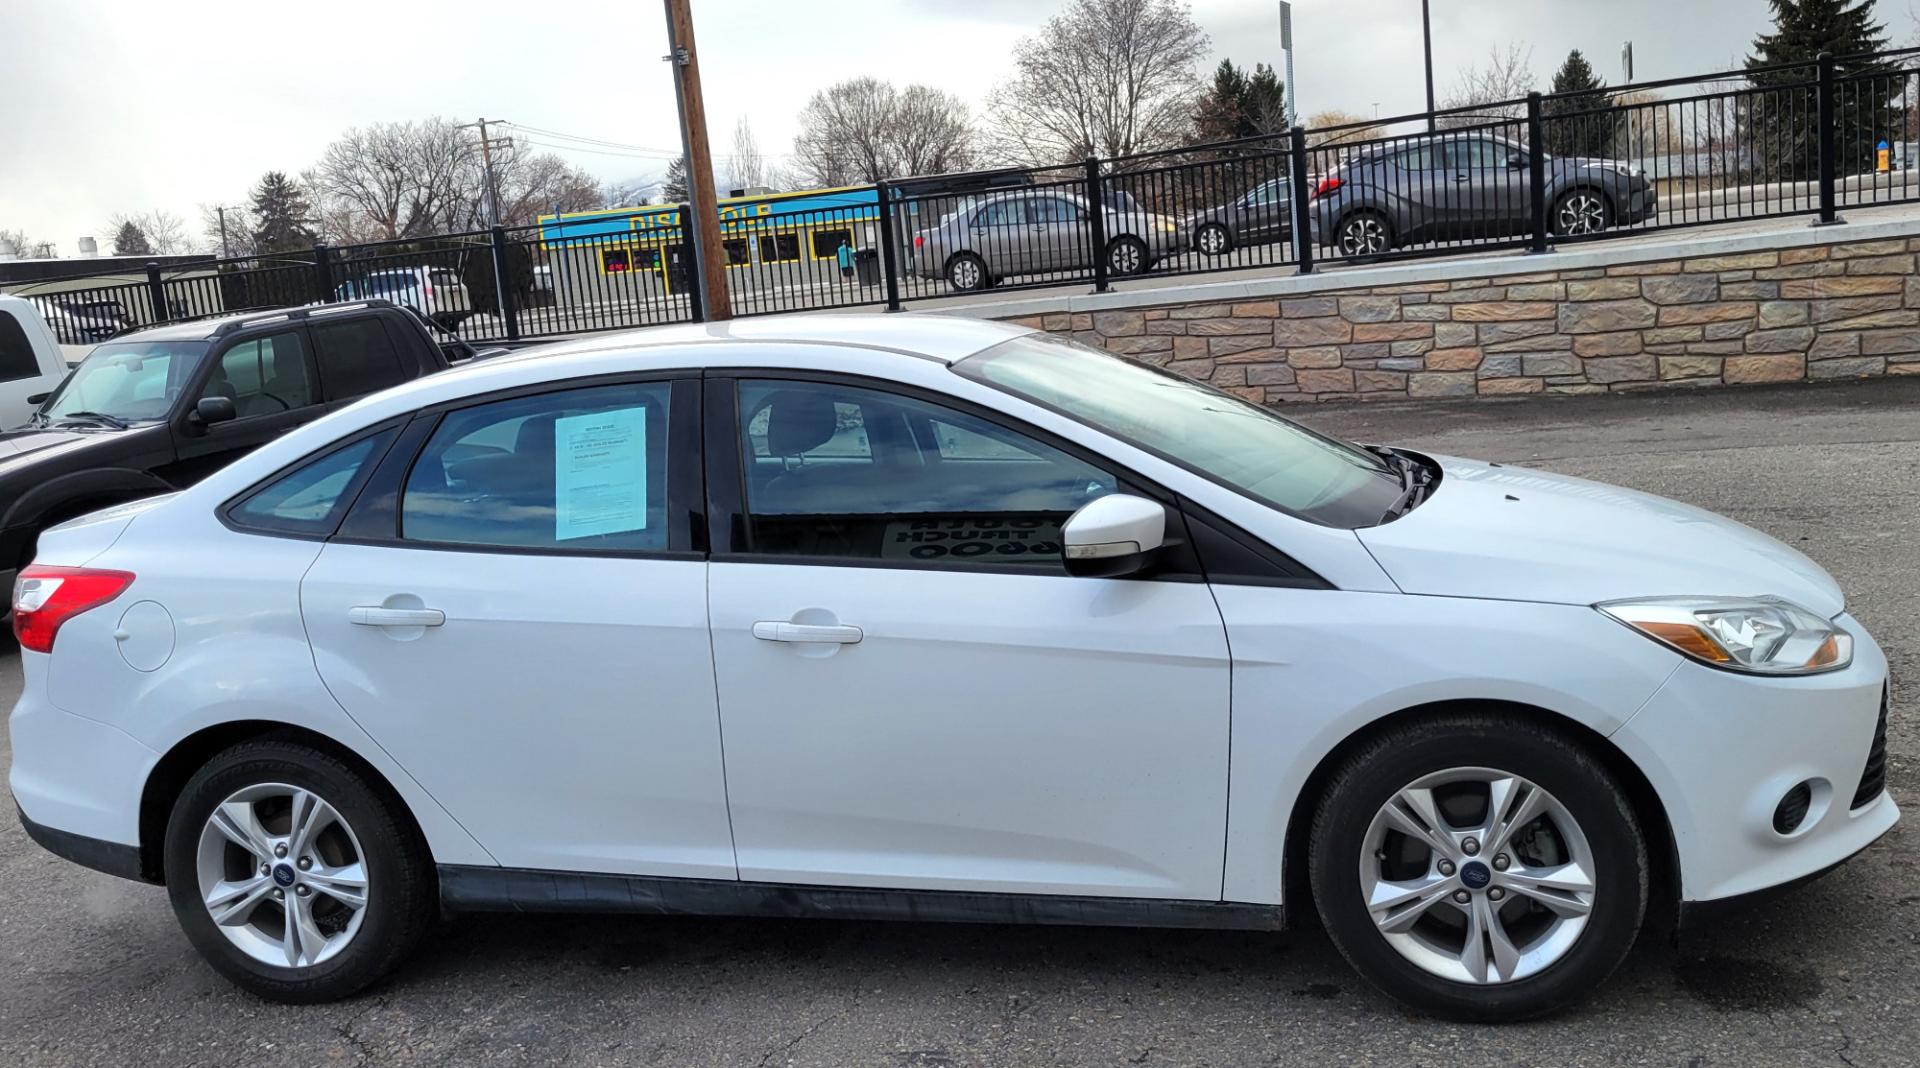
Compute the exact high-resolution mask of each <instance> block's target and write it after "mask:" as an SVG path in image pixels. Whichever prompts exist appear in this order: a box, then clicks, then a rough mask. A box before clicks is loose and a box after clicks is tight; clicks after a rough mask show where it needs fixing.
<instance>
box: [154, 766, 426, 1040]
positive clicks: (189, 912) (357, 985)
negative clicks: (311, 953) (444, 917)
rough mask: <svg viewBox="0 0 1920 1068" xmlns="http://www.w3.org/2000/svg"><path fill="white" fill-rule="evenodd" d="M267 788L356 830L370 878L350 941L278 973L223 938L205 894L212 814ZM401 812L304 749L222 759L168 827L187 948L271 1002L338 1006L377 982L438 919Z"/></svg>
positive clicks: (174, 894)
mask: <svg viewBox="0 0 1920 1068" xmlns="http://www.w3.org/2000/svg"><path fill="white" fill-rule="evenodd" d="M261 783H285V784H287V785H290V786H296V787H299V788H301V789H305V790H311V791H313V792H314V793H316V794H318V795H319V796H321V797H322V798H324V799H326V801H327V802H328V803H329V804H331V805H332V806H333V807H334V809H335V810H337V811H338V812H339V814H340V815H341V817H342V818H343V819H344V820H345V821H346V822H347V823H348V824H349V825H351V827H352V828H353V831H354V834H355V836H356V837H357V839H358V841H359V846H360V849H361V853H362V857H361V862H362V863H363V864H364V865H365V868H366V872H367V883H368V890H367V902H366V906H365V911H366V915H365V918H364V919H363V920H362V921H361V924H362V926H361V927H360V929H359V931H358V932H357V933H356V934H355V935H354V936H353V938H352V940H351V941H350V942H348V943H347V944H346V946H344V947H343V948H342V949H340V950H339V951H338V952H337V953H336V954H335V955H334V956H332V957H330V958H328V959H326V960H323V961H321V962H320V963H318V964H314V965H308V966H304V967H300V968H289V967H274V966H271V965H268V964H265V963H262V962H261V961H259V960H256V959H254V958H253V957H251V956H248V955H247V954H246V953H244V952H242V951H241V950H240V949H239V948H238V947H237V946H235V945H234V944H233V943H232V942H230V941H228V939H227V938H226V936H224V935H223V934H221V932H220V929H219V928H218V927H217V926H215V924H214V921H213V917H212V916H211V915H210V914H209V913H208V911H207V906H206V904H205V903H204V902H203V901H202V899H201V896H200V889H199V886H198V877H197V867H196V854H197V851H198V843H199V838H200V831H201V828H202V827H203V826H204V825H205V823H206V821H207V818H208V816H209V815H210V814H211V813H212V811H213V809H214V806H216V805H218V804H219V803H220V802H221V801H223V800H225V799H226V798H228V797H230V796H232V795H233V793H234V792H235V791H237V790H240V789H243V788H245V787H247V786H251V785H257V784H261ZM401 804H402V803H401V801H400V800H399V798H397V797H394V796H393V795H392V793H391V791H390V790H388V789H386V788H385V786H384V784H379V785H376V784H375V783H372V782H369V781H368V780H367V779H366V778H365V777H363V776H362V775H361V774H360V773H359V772H357V771H355V770H354V769H353V768H352V767H349V766H348V765H347V764H346V763H344V762H343V761H341V760H340V759H339V758H337V757H335V756H333V755H332V754H330V753H327V752H324V751H322V750H320V749H316V748H314V747H312V746H309V745H305V744H301V743H299V742H295V741H286V740H273V739H263V740H259V741H251V742H244V743H241V744H240V745H236V746H234V747H233V748H231V749H228V750H226V751H224V752H222V753H220V754H219V755H217V756H215V757H214V758H213V759H212V760H210V761H208V762H207V764H206V765H205V766H204V767H202V768H201V769H200V770H199V771H198V772H197V773H195V774H194V776H193V778H192V779H190V780H189V781H188V782H187V785H186V787H185V788H184V789H183V790H182V791H181V792H180V797H179V798H178V799H177V800H176V801H175V802H174V805H173V812H172V815H171V817H170V818H169V819H168V821H167V831H166V842H165V849H166V851H165V855H164V860H165V866H166V874H167V896H168V897H169V898H170V899H171V900H172V903H173V911H174V915H175V916H177V917H178V918H179V920H180V926H181V927H182V928H183V929H184V930H185V931H186V935H187V940H188V941H190V942H192V943H193V946H194V948H195V949H197V950H199V951H200V955H201V956H202V957H204V958H206V961H207V963H209V964H211V965H212V966H213V968H214V970H215V971H217V972H219V973H220V974H221V975H224V976H226V977H227V979H229V980H231V981H232V982H233V983H234V984H235V985H236V986H239V987H240V988H242V989H244V990H247V991H249V992H251V993H253V994H256V995H258V996H259V997H262V998H265V999H267V1000H269V1001H279V1002H286V1003H289V1004H313V1003H316V1002H324V1001H333V1000H336V999H339V998H344V997H347V996H349V995H352V994H355V993H357V992H359V991H360V990H363V989H365V988H366V987H367V986H369V985H371V984H372V983H374V982H377V981H378V980H379V979H381V978H382V977H384V976H385V975H387V973H389V972H391V971H392V970H393V969H394V968H395V967H396V966H397V965H398V964H399V963H400V962H401V961H402V960H403V959H405V958H406V957H407V955H408V954H410V953H412V952H413V950H414V949H415V948H416V947H418V945H419V944H420V941H421V940H422V938H424V937H425V936H426V934H427V932H428V931H429V930H431V929H432V927H433V924H434V923H435V922H436V919H437V917H438V915H439V898H438V887H437V883H436V881H435V878H434V869H433V864H432V858H431V856H430V854H429V852H428V850H427V846H426V843H425V841H423V840H422V839H421V836H420V833H419V831H418V830H417V829H416V828H415V827H414V825H413V823H412V821H411V819H410V818H409V817H408V816H407V815H406V814H405V813H404V812H403V811H402V810H401Z"/></svg>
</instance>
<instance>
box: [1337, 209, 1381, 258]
mask: <svg viewBox="0 0 1920 1068" xmlns="http://www.w3.org/2000/svg"><path fill="white" fill-rule="evenodd" d="M1341 240H1342V243H1343V244H1344V245H1345V246H1346V250H1347V254H1348V255H1366V256H1370V255H1373V254H1374V253H1377V252H1383V251H1385V250H1386V247H1387V228H1386V227H1384V226H1382V225H1380V220H1378V219H1375V218H1371V217H1369V216H1362V217H1360V218H1358V219H1354V220H1353V221H1351V222H1349V223H1347V225H1346V228H1345V229H1344V230H1343V231H1342V233H1341Z"/></svg>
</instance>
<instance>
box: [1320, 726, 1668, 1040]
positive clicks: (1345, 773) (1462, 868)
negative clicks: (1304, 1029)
mask: <svg viewBox="0 0 1920 1068" xmlns="http://www.w3.org/2000/svg"><path fill="white" fill-rule="evenodd" d="M1325 797H1326V800H1325V802H1324V803H1323V804H1322V805H1321V807H1320V809H1319V811H1318V812H1317V814H1316V816H1315V819H1314V824H1313V831H1312V838H1311V845H1310V849H1311V852H1310V854H1309V860H1308V870H1309V876H1310V879H1311V882H1312V886H1313V893H1314V899H1315V903H1316V904H1317V906H1318V907H1319V911H1320V915H1321V918H1322V920H1323V921H1324V922H1325V924H1326V927H1327V931H1328V933H1329V934H1330V935H1331V936H1332V938H1333V941H1334V944H1335V945H1337V946H1338V947H1339V948H1340V951H1341V953H1342V954H1344V955H1345V956H1346V958H1347V960H1348V961H1350V962H1352V964H1353V966H1354V967H1355V968H1356V969H1358V970H1359V971H1360V973H1361V974H1362V975H1364V976H1365V977H1366V978H1367V979H1368V980H1370V981H1372V982H1373V983H1374V984H1375V985H1376V986H1378V987H1380V988H1381V989H1382V990H1384V991H1386V992H1387V993H1389V994H1391V995H1393V996H1394V997H1397V998H1399V999H1401V1000H1403V1001H1406V1002H1408V1003H1409V1004H1412V1005H1414V1006H1416V1007H1418V1008H1421V1009H1425V1010H1427V1011H1430V1012H1435V1013H1439V1014H1442V1015H1446V1016H1451V1017H1456V1018H1460V1019H1470V1020H1487V1021H1494V1020H1514V1019H1523V1018H1526V1017H1529V1016H1537V1015H1540V1014H1542V1013H1547V1012H1551V1011H1553V1010H1555V1009H1557V1008H1560V1007H1562V1006H1564V1005H1566V1004H1568V1003H1570V1002H1572V1001H1574V1000H1576V999H1579V998H1581V997H1584V996H1586V995H1587V994H1588V993H1590V992H1591V991H1592V990H1593V989H1594V988H1596V987H1598V986H1599V985H1600V983H1601V982H1602V981H1604V980H1605V979H1606V977H1607V976H1608V975H1610V974H1611V973H1612V972H1613V970H1614V968H1615V967H1617V966H1618V965H1619V964H1620V962H1621V960H1622V959H1624V958H1625V957H1626V954H1627V951H1628V950H1629V949H1630V948H1631V947H1632V945H1633V940H1634V938H1635V936H1636V935H1637V934H1638V932H1639V929H1640V922H1641V918H1642V916H1643V915H1644V913H1645V910H1646V901H1647V883H1648V870H1647V865H1648V860H1647V850H1646V844H1645V841H1644V839H1643V837H1642V835H1641V831H1640V827H1639V824H1638V823H1637V822H1636V820H1635V819H1634V815H1633V811H1632V807H1631V805H1630V804H1629V802H1628V800H1627V798H1626V796H1625V795H1624V794H1623V793H1622V792H1621V790H1620V788H1619V787H1618V785H1617V784H1616V783H1615V782H1614V781H1613V779H1612V777H1611V776H1610V775H1609V774H1608V772H1607V771H1606V769H1605V768H1604V767H1602V766H1601V765H1600V764H1599V762H1598V761H1596V760H1595V759H1594V758H1593V757H1592V756H1591V755H1590V754H1588V753H1587V752H1586V751H1585V750H1584V749H1582V748H1581V747H1580V746H1579V745H1577V744H1576V743H1574V742H1573V741H1572V740H1570V739H1569V738H1567V737H1565V736H1563V735H1561V734H1560V733H1558V732H1556V731H1553V730H1549V729H1546V728H1544V727H1542V726H1541V725H1539V724H1538V723H1536V722H1533V721H1530V720H1528V719H1525V718H1521V717H1511V716H1500V715H1491V714H1484V715H1483V714H1475V713H1462V714H1455V715H1449V716H1444V717H1440V718H1435V719H1430V720H1425V721H1422V722H1418V723H1415V724H1412V725H1409V726H1405V727H1401V728H1397V729H1393V730H1389V731H1387V732H1385V733H1383V734H1381V735H1380V736H1378V737H1376V738H1374V739H1372V740H1371V741H1370V742H1368V743H1367V744H1365V745H1364V746H1362V747H1361V748H1360V749H1359V750H1358V751H1357V752H1355V753H1353V754H1352V755H1350V756H1349V757H1348V758H1347V759H1346V760H1345V761H1343V762H1342V764H1341V765H1340V767H1339V768H1338V769H1337V770H1336V771H1335V772H1334V774H1333V777H1332V779H1331V780H1330V781H1329V783H1328V788H1327V791H1326V794H1325Z"/></svg>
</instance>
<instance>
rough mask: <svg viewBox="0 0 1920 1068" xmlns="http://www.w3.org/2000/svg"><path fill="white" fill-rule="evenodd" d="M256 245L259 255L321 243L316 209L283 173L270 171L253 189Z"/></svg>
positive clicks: (295, 249) (254, 237) (254, 244)
mask: <svg viewBox="0 0 1920 1068" xmlns="http://www.w3.org/2000/svg"><path fill="white" fill-rule="evenodd" d="M252 197H253V204H252V207H251V212H252V217H253V246H254V251H255V252H256V253H259V254H262V255H265V254H270V253H275V252H297V251H299V250H301V249H306V248H311V247H312V246H313V243H314V242H315V241H317V240H318V237H316V236H315V234H314V231H313V209H312V208H310V207H308V205H307V197H306V194H305V193H302V192H301V191H300V187H299V186H298V185H295V184H294V182H293V180H292V179H290V178H288V177H287V176H286V174H285V173H284V172H281V171H268V172H267V173H266V174H263V175H261V176H260V184H259V185H256V186H254V187H253V194H252Z"/></svg>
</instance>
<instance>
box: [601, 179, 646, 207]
mask: <svg viewBox="0 0 1920 1068" xmlns="http://www.w3.org/2000/svg"><path fill="white" fill-rule="evenodd" d="M659 192H660V179H658V178H629V179H627V180H626V181H623V182H608V183H607V184H606V187H605V188H603V189H601V190H600V203H601V204H602V205H604V206H606V207H609V208H637V207H639V206H641V205H642V204H650V203H652V202H653V198H654V197H655V196H656V195H658V193H659Z"/></svg>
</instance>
